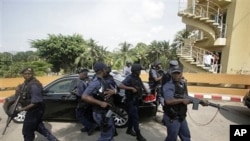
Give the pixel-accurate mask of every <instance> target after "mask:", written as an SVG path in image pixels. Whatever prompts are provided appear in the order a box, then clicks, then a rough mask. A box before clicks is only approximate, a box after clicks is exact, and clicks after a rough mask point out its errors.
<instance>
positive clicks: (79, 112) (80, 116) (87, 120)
mask: <svg viewBox="0 0 250 141" xmlns="http://www.w3.org/2000/svg"><path fill="white" fill-rule="evenodd" d="M92 112H93V110H92V107H90V106H89V107H87V108H85V109H84V108H76V118H77V120H78V121H79V122H80V123H81V124H82V125H83V126H84V128H86V130H87V131H89V130H90V129H91V128H93V122H94V120H93V116H92Z"/></svg>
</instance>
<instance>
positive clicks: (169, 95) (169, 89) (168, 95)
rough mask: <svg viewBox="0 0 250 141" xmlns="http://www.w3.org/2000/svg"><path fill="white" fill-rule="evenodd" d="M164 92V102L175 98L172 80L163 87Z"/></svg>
mask: <svg viewBox="0 0 250 141" xmlns="http://www.w3.org/2000/svg"><path fill="white" fill-rule="evenodd" d="M162 91H163V97H164V100H169V99H173V98H174V94H175V85H174V83H173V80H172V79H171V80H170V81H168V82H166V83H165V84H164V85H163V88H162Z"/></svg>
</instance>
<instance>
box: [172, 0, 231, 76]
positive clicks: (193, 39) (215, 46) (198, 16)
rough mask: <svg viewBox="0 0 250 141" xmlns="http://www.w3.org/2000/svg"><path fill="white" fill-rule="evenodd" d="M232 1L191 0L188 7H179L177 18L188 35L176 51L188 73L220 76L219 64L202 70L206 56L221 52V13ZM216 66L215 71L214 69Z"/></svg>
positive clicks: (223, 45) (222, 36) (223, 42)
mask: <svg viewBox="0 0 250 141" xmlns="http://www.w3.org/2000/svg"><path fill="white" fill-rule="evenodd" d="M230 2H231V0H199V1H195V2H194V0H193V1H192V0H190V1H189V4H188V5H190V3H191V6H186V7H185V8H180V10H179V12H178V16H180V17H182V22H183V23H185V24H186V25H187V30H188V31H189V32H190V33H191V34H190V36H189V37H188V38H187V39H185V42H184V46H182V47H180V48H178V50H177V55H178V57H179V60H180V62H181V63H182V64H183V65H184V66H185V67H184V68H185V69H186V70H185V71H188V72H206V73H219V72H220V70H221V66H220V64H218V65H217V67H216V66H215V65H212V67H205V65H204V55H205V53H211V54H213V52H214V51H221V50H222V48H223V47H225V45H226V38H225V31H226V24H225V23H224V22H225V19H223V18H225V17H224V16H223V14H224V13H225V9H224V8H223V7H225V6H226V5H228V4H230ZM215 67H216V68H215Z"/></svg>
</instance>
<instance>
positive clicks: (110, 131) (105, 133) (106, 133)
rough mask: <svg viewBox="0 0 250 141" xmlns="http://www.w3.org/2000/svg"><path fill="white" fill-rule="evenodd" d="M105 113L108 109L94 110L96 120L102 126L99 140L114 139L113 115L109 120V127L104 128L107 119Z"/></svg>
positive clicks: (109, 140)
mask: <svg viewBox="0 0 250 141" xmlns="http://www.w3.org/2000/svg"><path fill="white" fill-rule="evenodd" d="M105 114H106V111H102V110H99V111H94V112H93V117H94V120H95V122H96V123H97V124H98V125H99V127H101V133H100V136H99V138H98V141H114V138H113V136H114V134H115V124H114V119H113V117H112V116H111V117H110V118H109V119H108V120H107V128H106V129H104V128H102V122H103V121H104V120H105V119H104V115H105Z"/></svg>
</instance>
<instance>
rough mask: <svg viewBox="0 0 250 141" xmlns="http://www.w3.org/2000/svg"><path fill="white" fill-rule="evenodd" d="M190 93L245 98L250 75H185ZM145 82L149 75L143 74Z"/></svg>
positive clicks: (249, 88) (249, 83) (249, 85)
mask: <svg viewBox="0 0 250 141" xmlns="http://www.w3.org/2000/svg"><path fill="white" fill-rule="evenodd" d="M183 76H184V77H185V79H186V80H187V82H188V91H189V93H198V94H199V93H200V94H211V95H233V96H239V97H243V96H244V95H245V94H246V93H248V92H249V90H250V75H236V74H210V73H183ZM141 78H142V80H144V81H147V80H148V74H147V73H143V74H141Z"/></svg>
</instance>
